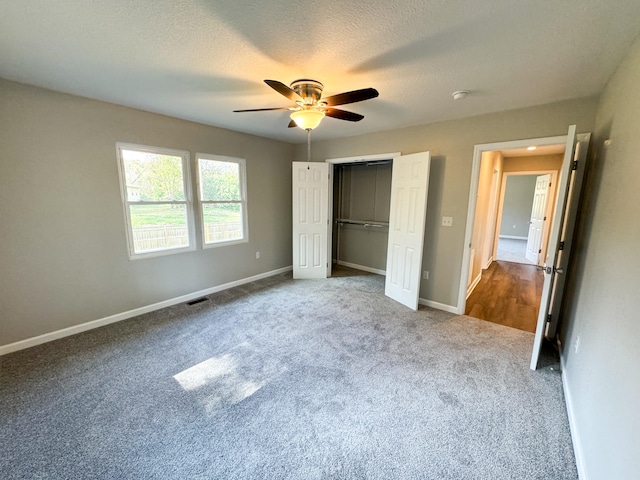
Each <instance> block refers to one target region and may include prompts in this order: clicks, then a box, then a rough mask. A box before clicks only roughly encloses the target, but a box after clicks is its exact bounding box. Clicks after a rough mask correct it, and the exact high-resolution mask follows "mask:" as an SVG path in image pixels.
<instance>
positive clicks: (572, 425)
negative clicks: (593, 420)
mask: <svg viewBox="0 0 640 480" xmlns="http://www.w3.org/2000/svg"><path fill="white" fill-rule="evenodd" d="M560 368H561V369H562V390H563V391H564V403H565V406H566V407H567V416H568V417H569V429H570V431H571V440H572V443H573V454H574V456H575V457H576V468H577V469H578V478H579V479H580V480H588V479H589V476H588V475H587V470H586V468H585V464H584V453H583V452H584V450H583V449H582V441H581V439H580V433H579V431H578V425H577V422H576V417H575V413H574V410H573V396H572V394H571V389H570V387H569V384H568V382H567V376H566V373H565V363H564V355H563V354H562V350H560Z"/></svg>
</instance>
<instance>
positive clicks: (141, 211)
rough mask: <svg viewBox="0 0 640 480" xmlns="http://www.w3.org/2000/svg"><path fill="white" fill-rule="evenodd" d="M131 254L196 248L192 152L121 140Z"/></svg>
mask: <svg viewBox="0 0 640 480" xmlns="http://www.w3.org/2000/svg"><path fill="white" fill-rule="evenodd" d="M116 147H117V153H118V168H119V170H120V188H121V191H122V201H123V204H124V211H125V218H126V223H127V241H128V245H129V258H131V259H134V258H142V257H150V256H157V255H166V254H168V253H177V252H183V251H188V250H193V249H194V248H195V240H194V231H193V205H192V201H191V188H190V184H191V182H190V179H189V152H184V151H180V150H168V149H163V148H157V147H145V146H141V145H128V144H123V143H118V144H117V145H116Z"/></svg>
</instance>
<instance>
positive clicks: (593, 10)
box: [0, 0, 640, 143]
mask: <svg viewBox="0 0 640 480" xmlns="http://www.w3.org/2000/svg"><path fill="white" fill-rule="evenodd" d="M639 19H640V1H638V0H616V1H615V2H610V1H604V0H562V1H544V0H528V1H527V0H519V1H515V0H493V1H487V0H485V1H481V0H466V1H463V0H460V1H451V0H395V1H393V2H391V1H389V0H367V1H345V0H326V1H302V0H288V1H283V0H262V1H258V0H234V1H230V0H225V1H221V0H219V1H212V0H191V1H187V0H147V1H141V0H137V1H136V0H108V1H104V2H93V1H86V0H57V1H50V0H3V1H2V6H1V7H0V77H4V78H7V79H10V80H15V81H18V82H23V83H27V84H32V85H37V86H41V87H45V88H50V89H53V90H58V91H62V92H68V93H73V94H76V95H81V96H86V97H90V98H96V99H100V100H106V101H109V102H113V103H118V104H122V105H127V106H131V107H135V108H140V109H143V110H148V111H152V112H158V113H163V114H167V115H171V116H175V117H179V118H184V119H188V120H193V121H197V122H201V123H205V124H209V125H215V126H219V127H224V128H230V129H233V130H238V131H243V132H248V133H253V134H256V135H261V136H265V137H270V138H275V139H280V140H285V141H288V142H293V143H299V142H304V141H305V140H306V135H305V132H303V131H302V130H300V129H287V128H286V126H287V123H288V121H289V119H288V113H287V112H259V113H232V110H234V109H245V108H263V107H278V106H289V105H290V102H289V101H288V100H287V99H286V98H284V97H282V96H280V95H279V94H277V93H276V92H275V91H273V90H271V89H270V88H269V87H268V86H267V85H265V84H264V83H263V82H262V80H263V79H276V80H280V81H282V82H283V83H286V84H289V83H290V82H292V81H293V80H295V79H298V78H313V79H316V80H319V81H321V82H322V83H324V85H325V95H333V94H336V93H341V92H343V91H348V90H354V89H359V88H365V87H374V88H376V89H378V91H379V92H380V97H378V98H376V99H373V100H369V101H366V102H362V103H357V104H353V105H349V106H345V107H344V108H345V109H347V110H351V111H354V112H357V113H360V114H363V115H365V119H364V120H362V121H361V122H359V123H351V122H344V121H340V120H336V119H332V118H326V119H324V120H323V122H322V124H321V125H320V126H319V127H318V128H317V129H316V130H314V132H313V138H314V139H327V138H336V137H343V136H350V135H358V134H362V133H367V132H374V131H380V130H389V129H392V128H398V127H404V126H410V125H418V124H424V123H431V122H435V121H440V120H447V119H451V118H459V117H466V116H471V115H477V114H482V113H487V112H493V111H501V110H507V109H512V108H518V107H523V106H530V105H537V104H543V103H549V102H554V101H558V100H563V99H569V98H577V97H584V96H589V95H594V94H598V93H599V92H600V91H601V90H602V89H603V87H604V85H605V83H606V81H607V80H608V78H609V77H610V76H611V74H612V73H613V71H614V69H615V67H616V65H617V64H618V63H619V62H620V60H621V59H622V58H623V56H624V54H625V53H626V50H627V49H628V47H629V46H630V45H631V43H632V41H633V39H634V38H635V37H636V36H637V35H638V34H639V33H640V21H639ZM460 89H466V90H470V91H471V95H470V96H469V97H468V98H467V99H466V100H464V101H455V102H454V100H453V99H452V97H451V93H452V92H453V91H454V90H460ZM347 107H348V108H347Z"/></svg>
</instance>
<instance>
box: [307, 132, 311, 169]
mask: <svg viewBox="0 0 640 480" xmlns="http://www.w3.org/2000/svg"><path fill="white" fill-rule="evenodd" d="M310 162H311V129H310V128H309V129H307V170H310V169H311V165H309V163H310Z"/></svg>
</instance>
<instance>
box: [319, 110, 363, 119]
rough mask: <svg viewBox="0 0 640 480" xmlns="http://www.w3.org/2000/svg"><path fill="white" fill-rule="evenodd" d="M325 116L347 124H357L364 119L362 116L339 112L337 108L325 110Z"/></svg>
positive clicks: (343, 111)
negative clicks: (345, 121) (344, 121)
mask: <svg viewBox="0 0 640 480" xmlns="http://www.w3.org/2000/svg"><path fill="white" fill-rule="evenodd" d="M325 115H326V116H327V117H333V118H338V119H340V120H347V121H348V122H359V121H360V120H362V119H363V118H364V115H360V114H359V113H353V112H347V111H346V110H340V109H339V108H327V110H326V111H325Z"/></svg>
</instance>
